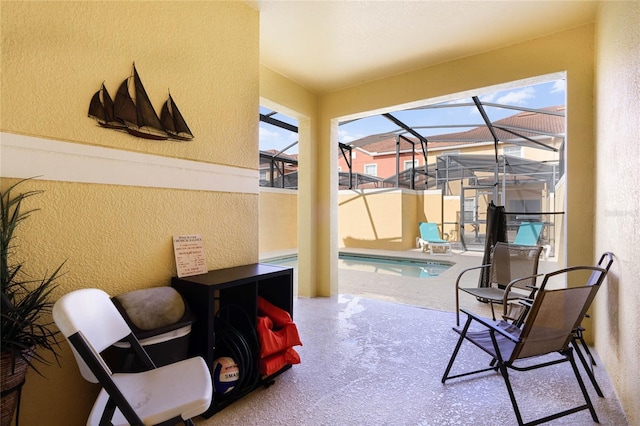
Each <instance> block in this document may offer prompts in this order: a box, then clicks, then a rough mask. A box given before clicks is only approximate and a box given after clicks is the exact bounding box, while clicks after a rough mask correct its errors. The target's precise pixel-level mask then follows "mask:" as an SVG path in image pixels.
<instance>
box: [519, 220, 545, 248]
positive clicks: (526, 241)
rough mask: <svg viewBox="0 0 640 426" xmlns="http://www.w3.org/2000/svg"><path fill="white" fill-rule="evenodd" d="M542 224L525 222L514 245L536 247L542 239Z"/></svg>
mask: <svg viewBox="0 0 640 426" xmlns="http://www.w3.org/2000/svg"><path fill="white" fill-rule="evenodd" d="M542 225H543V224H542V222H523V223H521V224H520V227H519V228H518V233H517V234H516V238H515V239H514V240H513V244H515V245H520V246H535V245H537V244H538V240H539V239H540V233H541V232H542Z"/></svg>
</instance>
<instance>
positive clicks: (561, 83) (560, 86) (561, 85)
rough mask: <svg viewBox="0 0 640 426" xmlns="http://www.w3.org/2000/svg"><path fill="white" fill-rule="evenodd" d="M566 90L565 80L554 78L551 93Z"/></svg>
mask: <svg viewBox="0 0 640 426" xmlns="http://www.w3.org/2000/svg"><path fill="white" fill-rule="evenodd" d="M566 90H567V82H566V81H565V80H556V81H555V82H554V83H553V87H552V88H551V93H558V92H565V91H566Z"/></svg>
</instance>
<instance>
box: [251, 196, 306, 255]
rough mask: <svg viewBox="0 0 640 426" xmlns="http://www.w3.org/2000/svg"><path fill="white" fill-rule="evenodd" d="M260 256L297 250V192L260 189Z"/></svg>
mask: <svg viewBox="0 0 640 426" xmlns="http://www.w3.org/2000/svg"><path fill="white" fill-rule="evenodd" d="M259 247H260V254H261V255H262V254H266V253H269V252H276V251H280V250H297V248H298V191H291V190H286V189H271V188H260V238H259Z"/></svg>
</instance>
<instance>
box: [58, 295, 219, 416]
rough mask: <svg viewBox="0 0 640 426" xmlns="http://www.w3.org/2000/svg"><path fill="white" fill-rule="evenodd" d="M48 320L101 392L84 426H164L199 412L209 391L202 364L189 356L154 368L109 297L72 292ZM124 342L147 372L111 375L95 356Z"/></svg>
mask: <svg viewBox="0 0 640 426" xmlns="http://www.w3.org/2000/svg"><path fill="white" fill-rule="evenodd" d="M53 319H54V321H55V323H56V325H57V326H58V328H59V329H60V331H61V332H62V334H63V335H64V336H65V337H66V339H67V341H68V342H69V344H70V345H71V349H72V350H73V354H74V356H75V358H76V362H77V363H78V367H79V368H80V373H81V374H82V376H83V377H84V378H85V379H86V380H88V381H89V382H92V383H99V384H100V385H101V386H102V390H101V391H100V393H99V394H98V397H97V399H96V402H95V403H94V406H93V408H92V410H91V413H90V415H89V419H88V420H87V425H104V424H107V425H111V424H112V425H169V424H176V423H179V422H183V423H184V424H185V425H193V422H192V421H191V420H190V419H191V418H193V417H195V416H198V415H200V414H202V413H204V412H205V411H206V410H207V409H208V408H209V406H210V404H211V399H212V395H213V387H212V384H211V375H210V372H209V369H208V368H207V365H206V364H205V362H204V360H203V359H202V358H201V357H194V358H190V359H186V360H183V361H178V362H176V363H173V364H169V365H166V366H163V367H158V368H156V367H155V365H154V364H153V361H152V360H151V358H149V356H148V354H147V353H146V352H145V350H144V348H143V347H142V346H141V345H140V343H139V342H138V339H137V338H136V337H135V335H134V334H133V333H132V331H131V329H130V328H129V326H128V325H127V323H126V322H125V320H124V319H123V318H122V316H121V314H120V313H119V312H118V310H117V309H116V307H115V305H114V304H113V302H112V301H111V299H110V298H109V295H108V294H107V293H105V292H104V291H102V290H99V289H82V290H76V291H73V292H71V293H68V294H66V295H64V296H62V297H61V298H60V299H59V300H58V301H57V302H56V303H55V305H54V307H53ZM122 339H125V340H126V341H127V342H128V343H129V344H130V345H131V347H132V349H133V350H134V351H135V353H136V355H137V356H139V357H140V358H141V359H142V360H143V362H144V363H145V364H146V365H147V366H148V367H149V370H146V371H143V372H138V373H113V372H112V371H111V370H110V368H109V366H108V365H107V363H106V362H105V360H104V359H103V358H102V356H101V355H100V353H101V352H102V351H103V350H104V349H106V348H107V347H109V346H111V345H112V344H114V343H116V342H118V341H120V340H122Z"/></svg>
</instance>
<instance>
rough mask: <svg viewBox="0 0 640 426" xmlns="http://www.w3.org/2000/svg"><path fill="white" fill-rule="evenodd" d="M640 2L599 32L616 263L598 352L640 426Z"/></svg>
mask: <svg viewBox="0 0 640 426" xmlns="http://www.w3.org/2000/svg"><path fill="white" fill-rule="evenodd" d="M639 22H640V2H638V1H632V2H605V3H604V4H603V5H602V6H601V9H600V13H599V16H598V25H597V31H596V38H595V40H596V52H597V54H596V60H595V64H596V76H597V78H596V102H595V112H596V123H595V124H596V141H597V143H596V154H597V155H596V158H597V162H596V164H595V170H594V171H593V172H594V175H595V176H596V186H595V192H596V198H595V207H596V211H595V217H596V221H595V246H596V254H597V255H599V254H600V253H602V252H604V251H607V250H610V251H611V252H613V253H614V255H615V261H614V264H613V266H612V268H611V272H610V273H609V276H608V278H607V281H606V282H605V283H604V285H603V288H602V289H601V290H600V292H599V294H598V296H597V297H596V300H595V309H594V312H595V313H594V315H593V317H594V318H593V325H592V324H591V323H589V324H588V325H587V330H591V328H594V329H595V345H596V349H597V351H598V354H599V355H600V358H601V359H602V360H603V364H604V367H605V368H606V369H607V373H608V374H609V377H610V378H611V381H612V383H614V387H615V389H616V393H617V395H618V397H619V398H620V402H621V403H622V406H623V407H624V410H625V412H626V414H627V417H628V420H629V424H631V425H637V424H640V404H639V403H638V395H639V394H640V362H638V358H639V356H640V343H639V342H640V329H639V328H638V324H639V323H640V309H638V306H639V305H640V286H639V285H638V277H640V263H639V262H638V248H639V247H640V186H639V185H638V183H639V182H640V169H639V168H638V159H640V145H639V144H638V136H639V135H640V119H639V118H638V117H640V103H639V102H638V99H640V25H639V24H638V23H639Z"/></svg>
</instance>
